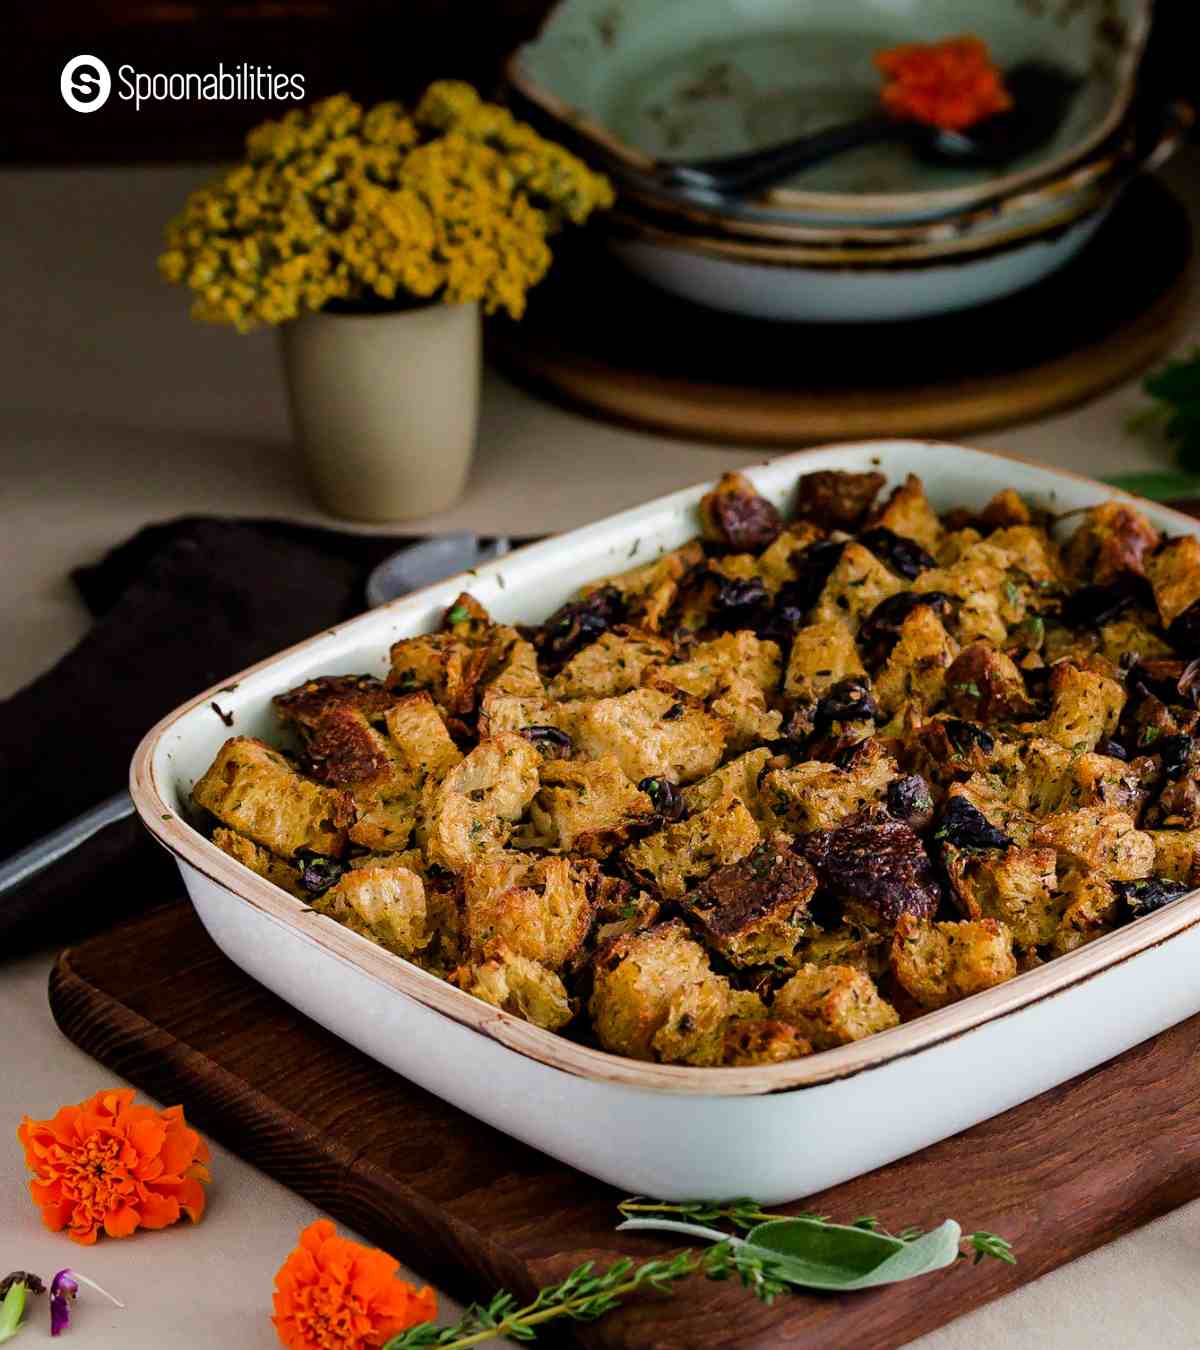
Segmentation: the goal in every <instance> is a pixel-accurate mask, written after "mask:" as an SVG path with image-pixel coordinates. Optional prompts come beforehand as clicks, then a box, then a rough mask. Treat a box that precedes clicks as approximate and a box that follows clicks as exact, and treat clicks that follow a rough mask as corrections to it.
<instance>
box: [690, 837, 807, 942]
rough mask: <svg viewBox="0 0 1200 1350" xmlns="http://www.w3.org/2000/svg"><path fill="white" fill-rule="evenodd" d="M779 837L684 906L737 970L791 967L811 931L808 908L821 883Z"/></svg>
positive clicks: (718, 874)
mask: <svg viewBox="0 0 1200 1350" xmlns="http://www.w3.org/2000/svg"><path fill="white" fill-rule="evenodd" d="M790 845H791V839H790V838H789V837H788V836H787V835H782V836H777V837H775V838H772V839H769V840H766V841H765V842H763V843H761V844H759V845H758V847H757V848H755V849H754V850H753V851H752V852H750V853H748V854H746V856H745V857H744V858H741V859H740V860H739V861H737V862H735V863H731V864H730V865H729V866H728V867H720V868H718V869H717V870H716V871H715V872H712V873H711V874H710V875H709V876H708V877H707V878H705V880H703V881H702V882H700V884H699V885H698V886H696V887H695V888H694V889H693V890H692V891H691V892H690V893H689V894H688V895H686V896H685V897H684V898H683V900H681V901H680V906H681V908H682V910H683V912H684V915H685V917H686V918H687V919H688V920H689V921H690V922H691V924H692V925H693V927H694V928H695V929H696V931H697V932H698V933H699V934H700V936H701V937H702V938H703V939H704V941H705V942H706V943H707V944H708V946H710V947H711V948H712V949H713V950H714V951H717V952H720V954H721V955H722V956H723V957H725V959H726V960H727V961H730V962H731V963H732V964H733V965H735V966H765V965H771V964H772V963H774V962H776V961H787V960H788V959H789V958H790V957H791V956H792V954H793V953H794V952H795V950H796V944H797V942H798V941H799V939H800V937H801V935H802V934H803V933H804V931H805V929H806V928H807V927H809V926H810V920H809V918H808V905H809V901H810V900H811V899H812V896H813V892H814V891H815V890H816V889H817V878H816V874H815V873H814V872H813V870H812V868H811V867H810V866H809V865H808V863H807V862H805V860H804V859H803V858H801V857H799V856H797V855H796V854H795V853H793V852H792V851H791V848H790Z"/></svg>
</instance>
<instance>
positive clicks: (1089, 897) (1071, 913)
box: [1051, 868, 1120, 956]
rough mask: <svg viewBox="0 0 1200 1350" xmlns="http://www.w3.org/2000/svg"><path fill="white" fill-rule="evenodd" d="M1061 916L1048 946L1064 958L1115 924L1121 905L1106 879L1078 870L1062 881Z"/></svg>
mask: <svg viewBox="0 0 1200 1350" xmlns="http://www.w3.org/2000/svg"><path fill="white" fill-rule="evenodd" d="M1062 888H1063V897H1062V898H1063V904H1064V909H1063V916H1062V922H1061V923H1060V924H1059V928H1058V932H1057V933H1055V935H1054V941H1053V942H1052V943H1051V951H1052V953H1053V954H1054V955H1055V956H1063V955H1065V954H1066V953H1067V952H1073V951H1075V949H1076V948H1078V947H1082V946H1084V945H1085V944H1086V943H1088V942H1092V941H1093V940H1094V939H1096V938H1098V937H1103V936H1104V934H1105V933H1111V932H1112V930H1113V929H1114V928H1115V927H1116V925H1117V918H1118V912H1119V909H1120V902H1119V901H1118V899H1117V893H1116V892H1115V891H1114V890H1113V888H1112V886H1110V885H1109V878H1108V877H1106V876H1102V875H1101V874H1100V873H1098V872H1091V871H1088V870H1087V869H1086V868H1081V869H1079V870H1078V871H1076V872H1070V873H1068V874H1067V875H1066V877H1064V878H1063V882H1062Z"/></svg>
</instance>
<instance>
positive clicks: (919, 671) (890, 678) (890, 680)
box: [872, 605, 958, 717]
mask: <svg viewBox="0 0 1200 1350" xmlns="http://www.w3.org/2000/svg"><path fill="white" fill-rule="evenodd" d="M957 655H958V643H957V642H955V641H954V639H953V638H952V637H951V636H950V634H949V633H947V632H946V630H945V628H943V627H942V621H941V620H940V619H939V618H938V616H937V615H936V614H935V613H934V611H933V610H932V609H931V608H930V607H929V606H928V605H918V606H917V608H916V609H914V610H913V611H912V613H911V614H909V615H908V616H907V617H906V618H905V620H904V622H903V623H902V624H901V625H900V636H899V638H898V639H897V642H896V645H895V646H894V647H893V648H892V650H891V654H890V655H889V656H888V658H887V660H886V661H885V662H884V664H883V669H882V670H881V671H880V672H879V674H878V675H876V676H875V678H874V680H873V681H872V687H873V689H874V692H875V699H876V701H877V702H878V704H879V707H880V708H881V710H882V711H883V712H884V713H886V714H887V715H888V716H889V717H890V716H891V715H893V714H894V713H897V712H899V711H900V709H901V708H903V707H911V708H913V709H915V710H916V711H918V712H927V711H928V710H929V709H930V708H933V707H935V706H936V705H937V704H938V703H940V702H941V701H942V696H943V694H944V692H945V688H946V671H947V670H948V669H949V667H950V666H951V664H952V663H953V661H954V658H955V657H956V656H957Z"/></svg>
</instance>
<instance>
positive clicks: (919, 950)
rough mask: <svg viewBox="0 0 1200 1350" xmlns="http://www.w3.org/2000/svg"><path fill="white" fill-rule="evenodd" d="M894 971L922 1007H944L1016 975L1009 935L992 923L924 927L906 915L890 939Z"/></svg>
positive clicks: (973, 921) (968, 921) (966, 921)
mask: <svg viewBox="0 0 1200 1350" xmlns="http://www.w3.org/2000/svg"><path fill="white" fill-rule="evenodd" d="M892 971H893V972H894V974H895V976H896V979H897V981H898V982H899V983H900V985H901V987H902V988H903V989H904V990H905V991H906V992H907V993H908V994H909V995H911V997H912V998H914V999H916V1001H917V1002H918V1003H919V1004H920V1005H921V1006H922V1007H923V1008H942V1007H945V1005H946V1004H947V1003H956V1002H957V1001H958V1000H959V999H961V998H966V997H967V996H968V995H969V994H977V993H979V992H980V990H983V989H991V988H992V987H993V985H997V984H1003V983H1004V981H1005V980H1011V979H1012V978H1013V976H1014V975H1016V973H1017V963H1016V959H1015V958H1014V956H1013V950H1012V934H1011V933H1010V932H1009V931H1008V928H1007V927H1006V926H1005V925H1004V924H1002V923H1000V922H999V921H998V920H996V919H963V920H960V921H959V922H958V923H926V922H923V921H921V920H919V919H915V918H913V917H912V916H911V915H905V916H904V917H902V918H901V920H900V922H899V923H898V924H897V925H896V932H895V935H894V936H893V938H892Z"/></svg>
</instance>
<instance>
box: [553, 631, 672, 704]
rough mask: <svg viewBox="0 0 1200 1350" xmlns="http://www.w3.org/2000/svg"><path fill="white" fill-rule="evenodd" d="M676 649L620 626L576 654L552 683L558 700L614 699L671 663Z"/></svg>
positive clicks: (665, 642)
mask: <svg viewBox="0 0 1200 1350" xmlns="http://www.w3.org/2000/svg"><path fill="white" fill-rule="evenodd" d="M674 651H675V648H674V646H673V645H672V644H671V643H670V642H668V641H667V639H666V638H661V637H658V636H657V635H656V634H654V633H643V632H641V631H640V630H639V629H636V628H629V627H625V626H619V627H617V628H611V629H609V631H608V632H606V633H602V634H601V635H600V637H598V638H597V639H596V641H595V642H592V643H589V645H588V646H586V647H584V648H582V649H581V650H580V651H578V652H576V653H575V655H574V656H573V657H571V659H570V660H569V661H568V662H567V664H566V665H565V666H563V668H562V670H560V671H559V673H558V674H557V675H556V676H555V677H554V679H553V680H551V682H550V695H551V697H552V698H556V699H573V698H612V697H613V696H614V695H616V694H627V693H628V692H629V691H630V690H631V689H636V688H637V687H638V685H640V684H641V682H642V672H643V671H644V670H645V669H646V667H647V666H652V665H655V664H658V663H661V662H663V661H666V660H668V659H669V658H670V657H671V656H672V655H673V654H674Z"/></svg>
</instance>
